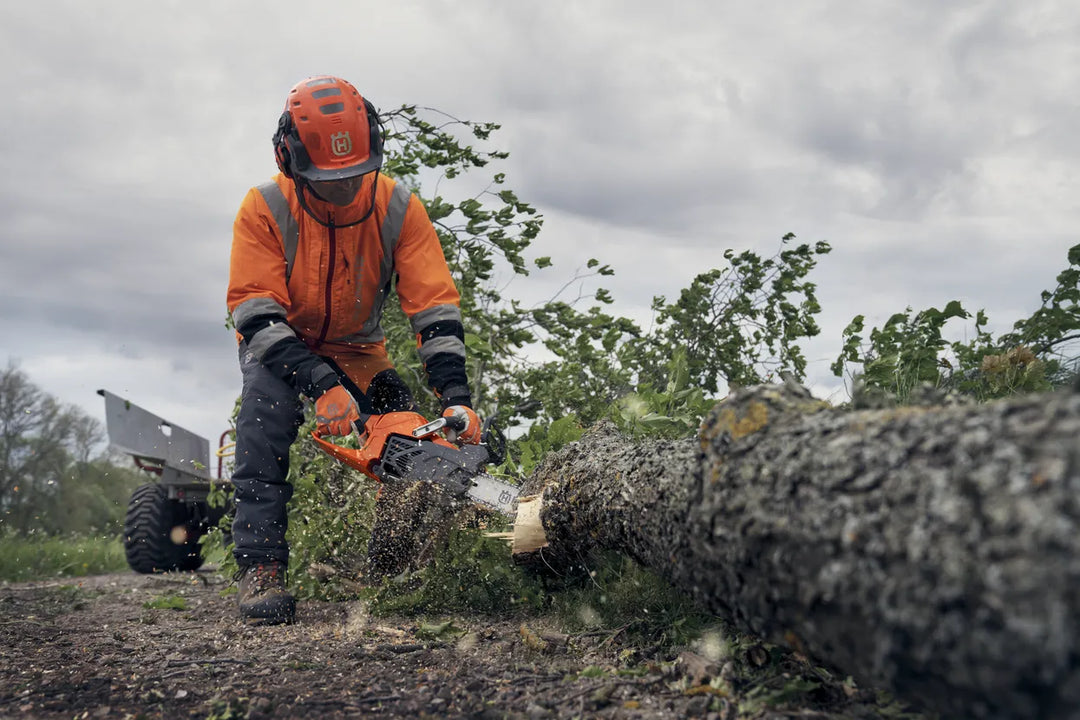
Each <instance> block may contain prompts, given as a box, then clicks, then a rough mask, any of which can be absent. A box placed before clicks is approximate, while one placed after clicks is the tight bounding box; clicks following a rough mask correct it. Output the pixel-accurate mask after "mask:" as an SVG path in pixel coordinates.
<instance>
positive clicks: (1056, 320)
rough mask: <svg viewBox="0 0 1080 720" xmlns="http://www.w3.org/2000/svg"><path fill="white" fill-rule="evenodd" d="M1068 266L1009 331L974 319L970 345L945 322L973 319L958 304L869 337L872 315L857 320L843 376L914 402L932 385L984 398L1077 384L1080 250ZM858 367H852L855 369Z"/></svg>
mask: <svg viewBox="0 0 1080 720" xmlns="http://www.w3.org/2000/svg"><path fill="white" fill-rule="evenodd" d="M1068 261H1069V267H1067V268H1066V269H1065V270H1063V271H1062V272H1061V273H1059V274H1058V276H1057V286H1056V287H1055V288H1054V290H1048V291H1044V292H1043V293H1042V294H1041V300H1042V302H1041V305H1040V307H1039V308H1038V309H1037V310H1036V311H1035V312H1034V313H1032V315H1031V316H1030V317H1027V318H1023V319H1021V320H1018V321H1017V322H1016V323H1015V324H1014V325H1013V328H1012V330H1011V331H1010V332H1006V333H1002V334H1001V335H1000V336H998V337H996V338H995V337H994V336H993V335H992V334H991V333H990V332H989V331H988V330H987V325H988V324H989V320H988V318H987V316H986V313H985V312H983V311H982V310H980V311H978V312H977V313H976V314H975V322H974V331H973V332H972V333H970V339H968V340H953V341H949V340H948V339H947V338H946V335H945V326H946V324H947V323H948V322H949V321H950V320H953V319H960V320H967V319H970V318H971V314H970V313H969V312H968V311H967V310H965V309H964V308H963V306H962V305H961V304H960V303H959V302H958V301H956V300H953V301H951V302H949V303H948V304H947V305H946V306H945V308H944V309H943V310H938V309H937V308H928V309H927V310H923V311H922V312H919V313H916V314H915V315H914V316H912V314H911V308H908V309H907V310H906V312H903V313H897V314H895V315H893V316H892V317H891V318H889V320H888V321H887V322H886V323H885V325H884V326H883V327H881V328H874V329H872V330H871V332H870V335H869V338H868V339H865V340H864V337H863V334H862V333H863V332H864V324H865V318H864V317H863V316H862V315H858V316H856V317H855V318H854V319H853V320H852V321H851V323H849V324H848V326H847V328H845V330H844V334H843V337H844V345H843V349H842V350H841V353H840V356H839V357H838V358H837V359H836V362H834V363H833V365H832V371H833V373H834V374H836V375H837V376H843V374H844V372H845V371H849V372H851V374H852V375H854V376H857V377H858V379H859V382H860V383H861V385H862V386H864V387H865V388H868V389H869V390H870V391H873V392H878V393H881V394H884V395H885V396H886V397H889V398H892V399H894V400H895V401H896V402H900V403H904V402H907V401H908V399H909V398H910V396H911V392H912V390H913V389H914V388H916V387H919V386H920V385H931V386H934V387H940V388H946V389H949V390H952V391H955V392H958V393H961V394H963V395H966V396H970V397H973V398H975V399H977V400H990V399H994V398H1000V397H1006V396H1008V395H1013V394H1016V393H1026V392H1038V391H1045V390H1050V389H1052V388H1054V387H1058V386H1061V385H1064V384H1066V383H1068V382H1070V381H1071V378H1072V377H1073V376H1074V375H1075V367H1076V358H1075V354H1074V353H1075V351H1074V348H1075V344H1074V342H1073V341H1075V340H1078V339H1080V304H1078V301H1080V245H1075V246H1073V247H1072V248H1070V250H1069V253H1068ZM849 365H850V366H854V367H853V368H852V369H850V370H849V368H848V366H849Z"/></svg>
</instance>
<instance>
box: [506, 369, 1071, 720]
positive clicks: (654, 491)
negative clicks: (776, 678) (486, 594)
mask: <svg viewBox="0 0 1080 720" xmlns="http://www.w3.org/2000/svg"><path fill="white" fill-rule="evenodd" d="M530 487H535V488H538V489H539V490H538V492H537V493H536V494H535V495H533V496H532V497H531V498H529V499H527V500H525V501H523V503H522V510H521V511H520V512H519V521H518V523H517V527H515V541H514V549H513V552H514V557H515V560H517V561H519V562H522V563H525V564H532V565H534V566H544V567H547V568H549V569H555V570H560V569H565V568H567V567H568V566H570V565H574V564H580V563H582V562H586V561H587V560H586V559H587V556H588V553H589V552H590V550H591V549H593V548H608V549H614V550H618V551H620V552H623V553H626V554H628V555H630V556H631V557H633V558H634V559H636V560H637V561H638V562H640V563H641V564H643V565H644V566H646V567H648V568H650V569H652V570H654V571H656V572H657V573H659V574H660V575H662V576H664V577H665V578H667V579H668V580H669V581H671V582H672V583H673V584H674V585H675V586H676V587H679V588H681V589H683V590H684V591H686V592H687V593H689V594H690V595H691V596H692V597H694V598H695V599H696V600H697V601H698V602H700V603H701V604H702V605H703V606H704V607H705V608H707V609H709V610H710V611H712V612H714V613H716V614H718V615H720V616H722V617H723V618H725V619H727V620H729V621H731V622H732V623H733V625H734V626H735V627H736V628H737V629H739V630H741V631H745V632H750V633H753V634H756V635H758V636H759V637H762V638H764V639H767V640H770V641H772V642H775V643H779V644H786V645H788V646H790V647H792V648H793V649H795V650H797V651H799V652H802V653H804V654H808V655H810V656H811V657H816V658H818V659H819V660H822V661H824V662H826V663H828V664H831V665H833V666H834V667H837V668H839V669H840V670H842V671H844V672H847V673H849V674H851V675H852V676H853V677H854V678H855V679H856V680H858V681H860V682H862V683H865V684H869V685H872V686H875V687H879V688H884V689H890V690H892V691H893V692H894V693H895V694H896V695H897V696H898V697H901V698H904V699H907V700H909V701H911V702H913V703H915V704H917V705H920V706H923V707H928V708H931V709H934V710H937V711H938V712H941V713H942V714H943V715H945V716H946V717H954V716H961V717H1024V718H1057V717H1073V716H1075V715H1077V714H1078V713H1080V628H1078V623H1077V612H1078V609H1080V552H1078V551H1080V527H1078V524H1080V505H1078V492H1080V395H1077V394H1071V393H1070V394H1066V393H1062V394H1053V395H1033V396H1027V397H1022V398H1015V399H1010V400H1007V401H999V402H995V403H989V404H983V405H962V406H955V407H905V408H896V409H890V410H875V411H844V410H839V409H835V408H831V407H829V406H827V405H826V404H824V403H822V402H820V401H817V400H814V399H812V398H810V396H809V393H808V392H806V391H805V390H803V389H801V388H797V387H792V386H788V385H776V386H772V385H770V386H760V387H756V388H749V389H745V390H741V391H738V392H736V393H734V394H733V395H732V396H731V397H730V398H729V399H728V400H726V401H724V402H722V403H720V404H718V405H717V406H716V407H715V408H714V409H713V411H712V412H711V414H710V415H709V416H708V418H707V419H706V420H705V422H704V423H703V425H702V428H701V431H700V435H699V437H698V438H696V439H687V440H683V441H664V442H655V441H633V440H631V439H629V438H627V437H625V436H623V435H621V434H619V433H618V432H617V431H616V430H615V428H614V427H613V426H612V425H610V424H601V425H598V426H597V427H596V428H594V429H593V430H591V431H590V432H589V433H587V434H586V436H585V437H583V438H582V440H581V441H580V442H578V443H575V444H574V445H572V446H569V447H567V448H564V449H563V450H562V451H560V452H559V453H556V454H553V455H552V456H550V457H549V458H548V459H547V460H546V461H545V462H544V463H543V464H542V466H541V467H540V468H539V469H538V470H537V472H536V474H535V475H534V476H533V478H532V479H531V481H530ZM530 517H531V518H534V521H532V522H530V521H529V518H530ZM530 538H531V539H530Z"/></svg>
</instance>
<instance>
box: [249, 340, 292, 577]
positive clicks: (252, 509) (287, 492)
mask: <svg viewBox="0 0 1080 720" xmlns="http://www.w3.org/2000/svg"><path fill="white" fill-rule="evenodd" d="M240 371H241V373H242V374H243V377H244V386H243V390H242V391H241V394H240V411H239V413H238V414H237V416H236V456H235V462H236V464H235V467H234V468H233V476H232V481H233V486H234V488H235V494H234V496H233V498H234V500H235V502H236V517H235V519H234V520H233V542H234V543H235V544H236V547H235V549H234V550H233V554H234V556H235V557H236V563H237V564H238V565H239V566H240V567H246V566H249V565H254V564H257V563H265V562H267V561H277V562H281V563H285V564H286V565H287V564H288V562H289V546H288V543H286V542H285V530H286V528H287V527H288V519H287V517H286V506H287V505H288V503H289V499H290V498H292V494H293V488H292V485H290V484H289V483H288V482H287V481H286V480H285V478H286V476H287V475H288V474H289V448H290V447H291V446H292V444H293V441H295V440H296V434H297V432H298V431H299V429H300V426H301V425H302V424H303V422H304V412H303V405H302V404H301V402H300V396H299V394H298V393H297V391H296V389H295V388H293V387H292V386H291V385H289V384H288V383H287V382H285V381H284V380H282V379H281V378H279V377H277V376H276V375H274V374H273V373H272V372H270V370H268V369H267V368H266V367H265V366H264V365H263V364H262V363H261V362H259V360H258V358H256V357H255V355H254V354H253V353H252V352H250V351H249V350H248V348H247V343H240Z"/></svg>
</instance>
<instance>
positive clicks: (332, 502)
mask: <svg viewBox="0 0 1080 720" xmlns="http://www.w3.org/2000/svg"><path fill="white" fill-rule="evenodd" d="M312 430H314V421H313V420H312V421H309V422H308V423H307V424H306V425H305V426H304V427H303V428H301V430H300V438H301V439H300V440H299V441H298V442H295V443H293V446H292V451H291V457H290V467H289V478H288V480H289V482H290V483H292V485H293V489H294V494H293V498H292V501H291V503H290V505H289V530H288V540H289V548H290V553H289V577H290V583H291V584H292V586H293V589H294V591H295V592H296V593H297V595H298V596H299V597H302V598H309V597H316V598H334V597H340V596H341V588H340V587H339V586H338V585H336V584H335V583H333V582H329V583H328V582H324V581H322V580H320V579H318V578H317V576H316V575H313V574H312V573H311V572H310V571H311V568H312V565H313V564H316V563H317V564H319V565H322V566H329V567H331V568H333V569H334V571H335V577H340V578H346V579H349V578H358V577H360V576H361V575H362V573H363V571H364V563H365V558H366V553H367V541H368V537H369V535H370V529H371V526H372V523H373V518H374V504H375V494H376V492H377V491H378V483H377V482H376V481H374V480H371V479H368V478H366V477H365V476H363V475H361V474H360V473H358V472H355V471H353V470H351V469H350V468H348V467H347V466H345V465H343V464H341V463H339V462H337V461H336V460H334V459H333V458H331V457H330V456H329V455H326V454H325V453H323V452H322V451H321V450H319V449H318V446H316V445H315V443H314V441H313V440H311V439H310V434H311V431H312ZM350 441H351V442H354V443H355V439H350ZM341 444H342V445H346V446H347V445H348V442H343V443H341Z"/></svg>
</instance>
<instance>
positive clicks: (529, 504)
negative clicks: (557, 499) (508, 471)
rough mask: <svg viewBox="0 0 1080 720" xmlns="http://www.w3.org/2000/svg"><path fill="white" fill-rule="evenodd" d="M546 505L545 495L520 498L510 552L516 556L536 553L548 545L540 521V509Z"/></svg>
mask: <svg viewBox="0 0 1080 720" xmlns="http://www.w3.org/2000/svg"><path fill="white" fill-rule="evenodd" d="M543 506H544V500H543V495H542V494H540V495H530V496H529V497H524V498H521V499H520V500H518V511H517V519H516V520H515V521H514V534H513V538H512V542H511V544H510V552H511V554H513V555H514V556H515V558H516V557H517V556H518V555H521V554H527V553H535V552H538V551H539V550H541V549H543V548H545V547H547V545H548V540H547V535H546V534H545V533H544V524H543V523H542V522H541V521H540V509H541V508H542V507H543Z"/></svg>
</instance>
